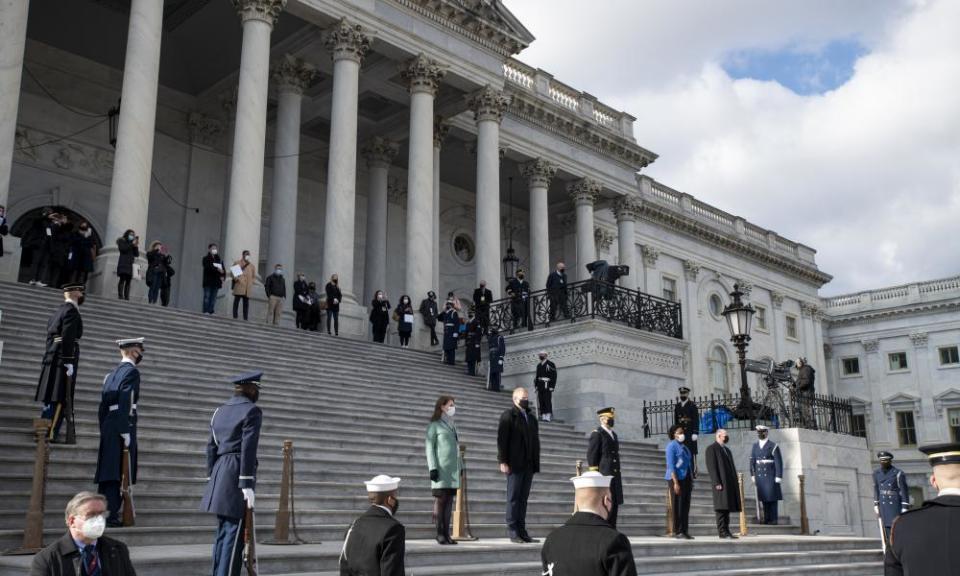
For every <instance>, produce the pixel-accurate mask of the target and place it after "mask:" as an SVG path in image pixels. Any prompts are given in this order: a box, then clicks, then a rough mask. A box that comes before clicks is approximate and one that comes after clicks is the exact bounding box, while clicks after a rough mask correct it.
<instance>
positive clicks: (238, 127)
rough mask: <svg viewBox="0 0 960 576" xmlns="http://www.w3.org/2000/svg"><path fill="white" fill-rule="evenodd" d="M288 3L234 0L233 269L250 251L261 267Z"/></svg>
mask: <svg viewBox="0 0 960 576" xmlns="http://www.w3.org/2000/svg"><path fill="white" fill-rule="evenodd" d="M285 4H286V0H233V5H234V7H235V8H236V9H237V12H239V14H240V20H241V21H242V23H243V48H242V50H241V52H240V81H239V84H238V86H237V111H236V119H235V121H234V130H233V157H232V158H231V163H230V190H229V193H228V200H227V202H228V204H227V224H226V234H225V236H224V246H223V259H224V261H225V262H226V264H227V265H228V266H229V265H230V263H232V262H233V261H234V260H237V259H238V258H240V254H241V253H242V252H243V251H244V250H249V251H250V260H251V262H253V263H255V264H257V263H259V262H260V222H261V209H262V205H263V159H264V148H265V146H266V131H267V88H268V85H269V81H270V34H271V32H272V31H273V25H274V24H275V23H276V21H277V18H279V16H280V12H281V11H282V10H283V7H284V5H285ZM253 317H256V313H254V314H253Z"/></svg>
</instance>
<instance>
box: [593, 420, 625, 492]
mask: <svg viewBox="0 0 960 576" xmlns="http://www.w3.org/2000/svg"><path fill="white" fill-rule="evenodd" d="M587 466H589V467H590V470H596V471H597V472H600V473H601V474H603V475H604V476H613V480H611V481H610V495H611V496H612V497H613V502H614V503H615V504H623V483H622V480H621V479H620V439H619V438H618V437H617V433H616V432H614V431H613V430H610V431H609V432H607V431H606V430H604V429H603V426H601V427H599V428H597V429H596V430H594V431H593V432H591V433H590V444H589V445H588V446H587Z"/></svg>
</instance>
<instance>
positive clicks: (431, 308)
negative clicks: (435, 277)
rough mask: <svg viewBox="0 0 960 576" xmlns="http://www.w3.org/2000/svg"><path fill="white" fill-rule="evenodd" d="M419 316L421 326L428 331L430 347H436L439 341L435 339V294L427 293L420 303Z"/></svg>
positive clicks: (436, 312) (436, 314)
mask: <svg viewBox="0 0 960 576" xmlns="http://www.w3.org/2000/svg"><path fill="white" fill-rule="evenodd" d="M420 316H421V317H422V318H423V325H424V326H426V327H427V328H429V329H430V345H431V346H436V345H437V344H439V343H440V339H438V338H437V316H438V311H437V293H436V292H434V291H433V290H431V291H429V292H427V297H426V298H424V299H423V300H421V301H420Z"/></svg>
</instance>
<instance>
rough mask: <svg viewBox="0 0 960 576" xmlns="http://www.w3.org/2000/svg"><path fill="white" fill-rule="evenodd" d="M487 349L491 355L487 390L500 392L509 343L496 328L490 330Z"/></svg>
mask: <svg viewBox="0 0 960 576" xmlns="http://www.w3.org/2000/svg"><path fill="white" fill-rule="evenodd" d="M487 347H488V348H489V354H490V362H489V366H488V367H487V390H490V391H491V392H499V391H500V376H501V375H502V374H503V357H504V356H505V355H506V353H507V341H506V340H504V338H503V336H502V335H501V334H500V332H498V331H497V329H496V328H490V335H489V336H488V337H487Z"/></svg>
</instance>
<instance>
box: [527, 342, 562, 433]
mask: <svg viewBox="0 0 960 576" xmlns="http://www.w3.org/2000/svg"><path fill="white" fill-rule="evenodd" d="M537 357H538V358H540V362H538V363H537V373H536V375H535V376H534V377H533V387H534V389H536V391H537V415H538V416H539V417H540V420H543V421H544V422H550V421H551V420H553V391H554V390H555V389H556V388H557V365H556V364H554V363H553V362H552V361H550V360H547V351H546V350H541V351H540V352H538V353H537Z"/></svg>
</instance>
